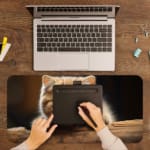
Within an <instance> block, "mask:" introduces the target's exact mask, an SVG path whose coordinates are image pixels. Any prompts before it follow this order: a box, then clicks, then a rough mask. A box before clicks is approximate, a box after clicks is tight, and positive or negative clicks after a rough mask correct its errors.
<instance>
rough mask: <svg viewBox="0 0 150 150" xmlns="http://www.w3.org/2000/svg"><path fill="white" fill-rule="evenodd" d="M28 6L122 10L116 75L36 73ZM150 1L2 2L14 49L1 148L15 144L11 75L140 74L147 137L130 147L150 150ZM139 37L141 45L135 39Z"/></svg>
mask: <svg viewBox="0 0 150 150" xmlns="http://www.w3.org/2000/svg"><path fill="white" fill-rule="evenodd" d="M27 4H84V5H86V4H117V5H120V6H121V9H120V11H119V13H118V15H117V18H116V19H117V20H116V71H115V72H59V71H58V72H34V71H33V70H32V63H33V60H32V57H33V56H32V53H33V52H32V16H31V15H30V13H29V12H28V11H27V10H26V8H25V5H27ZM149 14H150V1H149V0H130V1H128V0H126V1H125V0H124V1H123V0H101V1H100V0H75V1H70V0H61V1H60V0H55V1H54V0H46V1H45V0H20V1H19V0H13V1H11V0H1V1H0V39H2V37H3V36H4V35H6V36H8V39H9V42H10V43H12V47H11V49H10V51H9V53H8V54H7V56H6V58H5V60H4V61H3V62H1V63H0V137H1V139H0V145H1V147H0V149H2V150H7V149H9V148H10V147H12V146H14V145H15V144H14V143H12V142H10V141H9V140H8V135H7V130H6V125H7V114H6V112H7V111H6V106H7V101H6V99H7V97H6V95H7V94H6V92H7V79H8V78H9V77H10V76H11V75H30V74H32V75H33V74H34V75H37V74H38V75H42V74H44V73H46V74H50V75H90V74H94V75H102V74H105V75H110V74H111V75H139V76H140V77H141V78H142V79H143V91H144V93H143V98H144V99H143V104H144V134H143V140H142V141H141V142H140V143H135V144H134V143H133V144H128V145H127V146H128V147H129V149H131V150H149V147H150V115H149V108H150V100H149V97H150V92H149V88H150V60H149V58H148V55H147V51H148V50H149V49H150V44H149V43H150V38H149V37H148V38H146V37H145V36H144V33H143V31H144V30H147V31H150V15H149ZM136 36H137V37H139V43H138V44H135V43H134V38H135V37H136ZM137 47H140V48H141V49H142V50H143V52H142V55H141V56H140V58H139V59H135V58H133V56H132V54H133V51H134V50H135V49H136V48H137ZM49 142H50V141H48V142H47V143H46V144H44V145H43V146H42V147H41V148H40V149H44V150H48V149H49V150H50V149H58V150H59V149H72V150H74V149H81V150H82V149H86V150H91V149H95V150H96V149H100V144H97V143H93V144H91V143H89V144H88V143H86V144H80V143H74V144H52V145H51V144H49Z"/></svg>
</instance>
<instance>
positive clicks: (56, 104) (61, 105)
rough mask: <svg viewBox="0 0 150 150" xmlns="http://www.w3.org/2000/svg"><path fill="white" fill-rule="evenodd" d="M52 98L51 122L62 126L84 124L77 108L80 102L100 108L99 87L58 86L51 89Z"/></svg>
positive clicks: (100, 91)
mask: <svg viewBox="0 0 150 150" xmlns="http://www.w3.org/2000/svg"><path fill="white" fill-rule="evenodd" d="M53 96H54V97H53V113H54V121H53V122H54V123H57V124H58V125H62V126H64V125H65V126H68V125H83V124H84V121H83V120H82V119H81V117H80V116H79V114H78V108H77V107H78V106H79V104H80V103H82V102H92V103H94V104H95V105H97V106H99V107H101V108H102V86H101V85H58V86H54V88H53Z"/></svg>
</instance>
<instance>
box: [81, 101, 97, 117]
mask: <svg viewBox="0 0 150 150" xmlns="http://www.w3.org/2000/svg"><path fill="white" fill-rule="evenodd" d="M80 106H82V107H85V108H86V109H87V110H88V111H89V114H92V112H94V111H95V110H96V109H97V107H96V106H95V105H94V104H92V103H90V102H87V103H82V104H81V105H80Z"/></svg>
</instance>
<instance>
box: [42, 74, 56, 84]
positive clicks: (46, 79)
mask: <svg viewBox="0 0 150 150" xmlns="http://www.w3.org/2000/svg"><path fill="white" fill-rule="evenodd" d="M42 84H43V85H44V86H45V87H46V86H48V85H50V84H54V80H53V79H52V78H51V77H50V76H48V75H43V76H42Z"/></svg>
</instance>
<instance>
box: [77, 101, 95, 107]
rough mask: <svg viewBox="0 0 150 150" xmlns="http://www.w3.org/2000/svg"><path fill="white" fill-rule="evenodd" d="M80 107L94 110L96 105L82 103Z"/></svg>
mask: <svg viewBox="0 0 150 150" xmlns="http://www.w3.org/2000/svg"><path fill="white" fill-rule="evenodd" d="M80 106H83V107H86V108H88V107H91V108H96V105H94V104H93V103H91V102H83V103H81V104H80Z"/></svg>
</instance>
